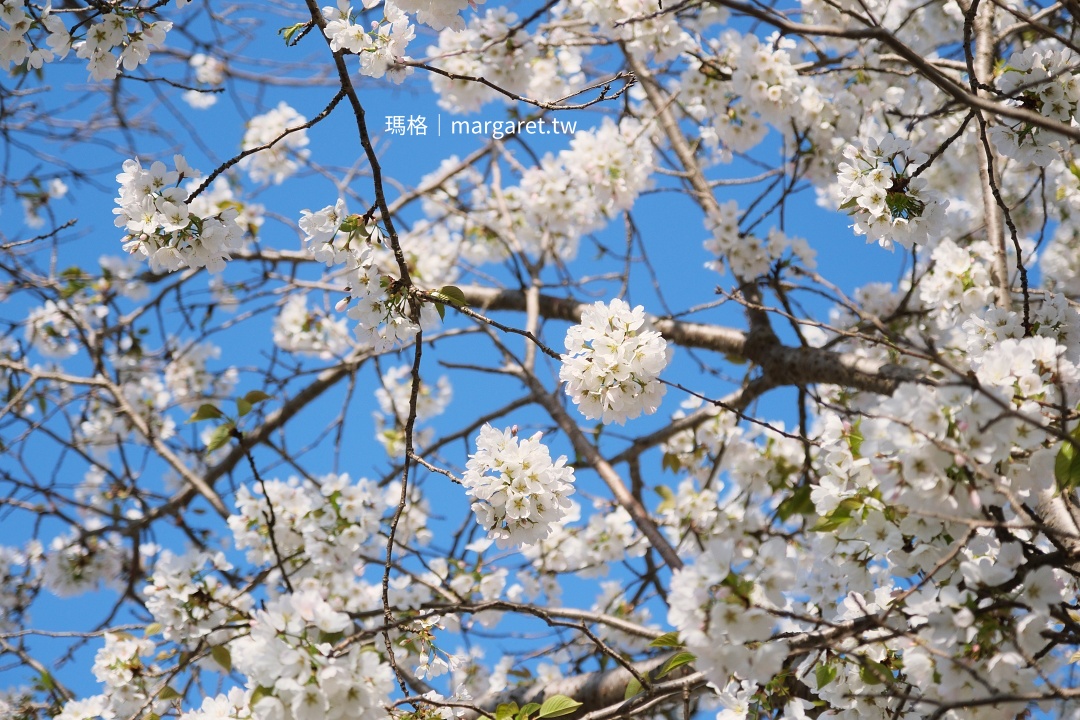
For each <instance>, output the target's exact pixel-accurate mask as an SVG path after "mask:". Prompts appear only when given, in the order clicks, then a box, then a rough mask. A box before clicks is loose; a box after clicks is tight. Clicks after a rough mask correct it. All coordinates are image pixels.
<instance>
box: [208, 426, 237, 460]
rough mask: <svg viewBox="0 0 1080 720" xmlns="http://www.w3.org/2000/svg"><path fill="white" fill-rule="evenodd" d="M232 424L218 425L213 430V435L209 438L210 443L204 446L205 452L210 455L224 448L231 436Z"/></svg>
mask: <svg viewBox="0 0 1080 720" xmlns="http://www.w3.org/2000/svg"><path fill="white" fill-rule="evenodd" d="M232 430H233V424H232V423H225V424H224V425H219V426H218V427H216V428H215V429H214V434H213V435H211V436H210V442H209V443H207V444H206V452H208V453H212V452H214V451H215V450H217V449H218V448H219V447H222V446H224V445H225V444H226V443H228V442H229V437H230V436H231V435H232Z"/></svg>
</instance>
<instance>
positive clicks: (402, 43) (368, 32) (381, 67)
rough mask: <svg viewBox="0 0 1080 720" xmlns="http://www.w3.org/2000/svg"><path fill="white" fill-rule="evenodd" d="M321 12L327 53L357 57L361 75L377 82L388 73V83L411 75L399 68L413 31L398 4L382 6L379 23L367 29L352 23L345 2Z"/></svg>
mask: <svg viewBox="0 0 1080 720" xmlns="http://www.w3.org/2000/svg"><path fill="white" fill-rule="evenodd" d="M375 4H377V0H376V2H370V0H365V2H364V6H365V7H372V6H373V5H375ZM322 12H323V17H324V18H325V19H326V26H325V27H324V28H323V33H324V34H325V35H326V37H327V39H328V40H329V41H330V49H331V50H333V51H334V52H338V51H340V50H345V51H346V52H350V53H353V54H355V55H357V56H358V57H359V58H360V73H361V74H362V75H368V76H370V77H375V78H381V77H382V76H383V75H386V74H388V72H389V76H390V79H391V80H393V81H394V82H396V83H400V82H402V81H403V80H404V79H405V78H406V77H407V76H408V75H409V74H411V73H412V68H411V67H406V66H405V65H402V60H404V59H405V48H406V46H407V45H408V44H409V41H410V40H412V39H413V38H414V37H415V36H416V29H415V28H414V27H413V26H412V24H410V23H409V18H408V16H407V15H405V12H404V11H403V9H402V8H401V6H400V4H399V3H394V2H385V3H383V13H384V18H383V22H382V23H379V22H377V21H373V22H372V23H371V27H370V29H365V28H364V26H363V25H359V24H357V23H355V22H354V21H355V20H356V16H355V14H354V13H353V10H352V7H351V6H350V3H349V0H338V4H337V7H336V8H335V7H325V8H323V11H322ZM454 17H455V18H456V17H457V15H456V14H455V15H454Z"/></svg>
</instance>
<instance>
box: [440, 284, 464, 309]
mask: <svg viewBox="0 0 1080 720" xmlns="http://www.w3.org/2000/svg"><path fill="white" fill-rule="evenodd" d="M438 294H439V295H442V296H443V297H444V298H446V302H448V303H450V304H451V305H453V306H454V307H465V305H467V304H468V303H466V302H465V293H463V292H461V288H459V287H458V286H456V285H443V286H442V287H441V288H439V293H438Z"/></svg>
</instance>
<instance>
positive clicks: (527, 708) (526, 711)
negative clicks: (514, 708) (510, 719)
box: [517, 703, 540, 720]
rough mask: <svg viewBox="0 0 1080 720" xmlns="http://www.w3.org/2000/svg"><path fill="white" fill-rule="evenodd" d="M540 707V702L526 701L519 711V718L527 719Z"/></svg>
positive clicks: (520, 719)
mask: <svg viewBox="0 0 1080 720" xmlns="http://www.w3.org/2000/svg"><path fill="white" fill-rule="evenodd" d="M539 709H540V703H525V705H523V706H522V708H521V709H520V710H518V713H517V720H526V718H528V717H529V716H530V715H532V714H533V713H534V712H536V711H537V710H539Z"/></svg>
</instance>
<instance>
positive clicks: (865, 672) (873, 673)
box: [859, 657, 893, 685]
mask: <svg viewBox="0 0 1080 720" xmlns="http://www.w3.org/2000/svg"><path fill="white" fill-rule="evenodd" d="M859 677H860V678H861V679H862V681H863V682H864V683H866V684H867V685H880V684H881V683H883V682H886V681H889V680H892V679H893V674H892V671H891V670H889V668H887V667H885V666H884V665H882V664H881V663H879V662H877V661H876V660H871V659H870V658H868V657H864V658H862V667H860V668H859Z"/></svg>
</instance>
